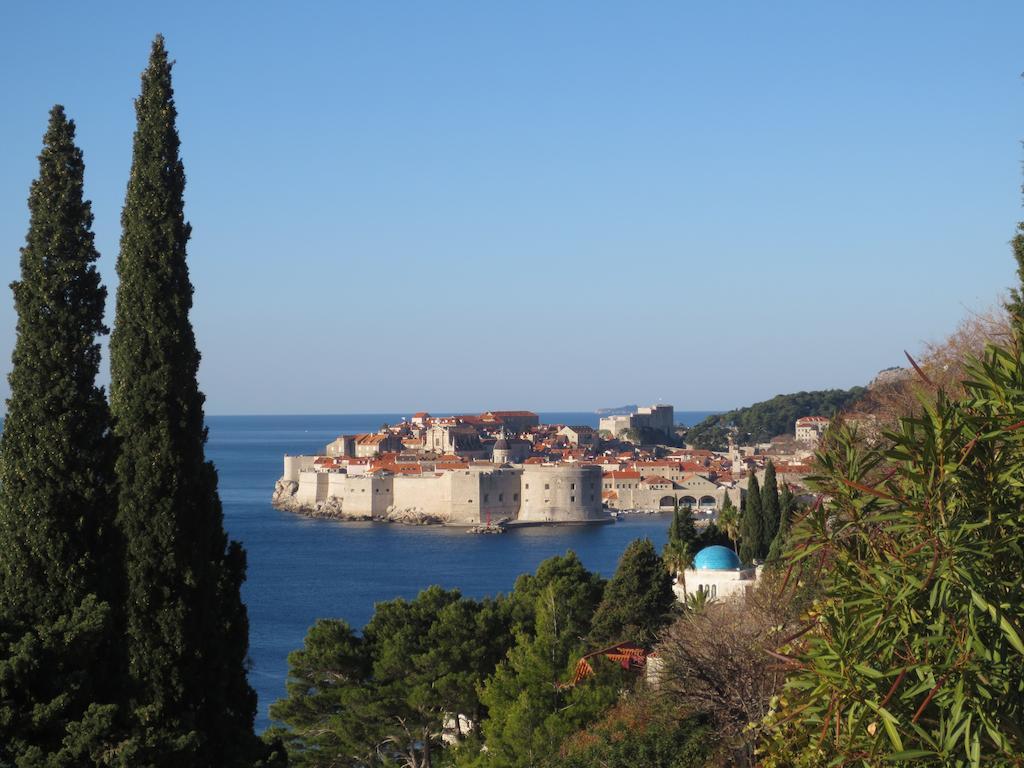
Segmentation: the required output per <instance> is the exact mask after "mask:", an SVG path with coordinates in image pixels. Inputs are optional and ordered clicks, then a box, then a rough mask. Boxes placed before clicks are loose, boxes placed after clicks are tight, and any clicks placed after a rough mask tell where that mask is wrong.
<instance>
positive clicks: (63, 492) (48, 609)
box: [0, 106, 118, 767]
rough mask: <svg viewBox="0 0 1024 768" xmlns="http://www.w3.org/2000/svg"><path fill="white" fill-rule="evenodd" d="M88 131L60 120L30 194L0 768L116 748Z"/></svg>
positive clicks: (3, 617) (9, 501) (1, 665)
mask: <svg viewBox="0 0 1024 768" xmlns="http://www.w3.org/2000/svg"><path fill="white" fill-rule="evenodd" d="M74 139H75V125H74V122H73V121H71V120H68V119H67V118H66V117H65V114H64V110H63V108H62V107H60V106H56V107H54V108H53V109H52V110H51V112H50V121H49V126H48V128H47V131H46V135H45V136H44V138H43V149H42V152H41V153H40V155H39V177H38V178H37V179H36V180H35V181H34V182H33V183H32V188H31V191H30V193H29V212H30V221H29V229H28V235H27V237H26V240H25V246H24V247H23V248H22V249H21V278H20V280H18V281H17V282H15V283H13V284H12V286H11V287H12V289H13V291H14V308H15V311H16V312H17V316H18V323H17V339H16V342H15V346H14V353H13V356H12V360H13V368H12V371H11V374H10V376H9V381H10V387H11V390H10V392H11V393H10V397H9V399H8V400H7V417H6V421H5V423H4V430H3V435H2V437H0V765H15V764H17V765H19V766H21V765H24V766H29V765H31V766H54V767H56V766H71V765H82V764H99V763H101V762H102V756H103V755H104V754H105V753H106V752H107V750H108V749H109V747H110V745H111V744H112V742H113V740H114V739H115V738H116V737H115V736H114V729H115V725H116V714H117V711H116V710H117V708H116V706H114V704H113V703H112V702H113V701H114V697H115V695H116V692H117V672H118V665H117V658H116V649H115V648H114V647H113V638H114V637H115V635H116V632H115V631H114V628H113V627H114V615H113V614H112V611H111V606H112V605H114V604H115V603H116V600H117V591H118V579H117V576H118V571H117V568H116V565H114V563H116V562H117V561H116V557H117V547H116V540H115V538H114V536H113V534H112V522H113V515H112V503H111V500H112V492H113V452H112V443H111V439H110V434H109V424H110V420H109V412H108V409H107V405H106V401H105V399H104V396H103V391H102V390H101V389H100V388H98V387H97V386H96V383H95V379H96V374H97V371H98V369H99V362H100V350H99V344H98V343H97V336H98V335H100V334H103V333H106V328H105V327H104V326H103V307H104V303H105V300H106V289H105V288H103V286H102V285H101V284H100V277H99V274H98V273H97V271H96V267H95V262H96V259H97V257H98V254H97V252H96V249H95V247H94V244H93V233H92V229H91V227H92V220H93V217H92V211H91V206H90V204H89V202H88V201H86V200H84V199H83V197H82V185H83V175H84V167H85V166H84V163H83V160H82V153H81V151H80V150H79V149H78V147H76V146H75V143H74Z"/></svg>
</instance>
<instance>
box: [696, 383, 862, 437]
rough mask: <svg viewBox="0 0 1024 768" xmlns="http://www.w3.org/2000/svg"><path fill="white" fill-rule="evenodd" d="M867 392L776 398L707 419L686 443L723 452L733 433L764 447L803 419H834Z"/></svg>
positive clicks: (836, 391)
mask: <svg viewBox="0 0 1024 768" xmlns="http://www.w3.org/2000/svg"><path fill="white" fill-rule="evenodd" d="M866 391H867V390H866V389H865V388H864V387H853V388H852V389H848V390H842V389H826V390H821V391H817V392H797V393H795V394H791V395H776V396H775V397H773V398H772V399H771V400H765V401H762V402H760V403H754V404H753V405H750V406H747V407H746V408H737V409H736V410H733V411H728V412H727V413H720V414H716V415H714V416H708V417H707V418H706V419H704V421H702V422H700V423H699V424H695V425H694V426H692V427H691V428H690V429H689V430H688V431H687V433H686V442H687V443H689V444H692V445H694V446H696V447H697V448H703V449H706V450H714V451H724V450H725V449H726V448H727V447H728V443H729V434H730V431H732V430H735V439H736V441H737V442H739V443H743V444H749V443H765V442H768V441H769V440H771V439H772V438H773V437H775V436H776V435H783V434H787V433H789V434H792V432H793V425H794V423H795V422H796V420H797V419H799V418H801V417H803V416H832V415H833V414H835V413H836V412H838V411H841V410H843V409H844V408H846V407H847V406H849V405H851V404H853V403H854V402H856V401H857V400H859V399H860V398H861V397H862V396H863V395H864V394H865V392H866Z"/></svg>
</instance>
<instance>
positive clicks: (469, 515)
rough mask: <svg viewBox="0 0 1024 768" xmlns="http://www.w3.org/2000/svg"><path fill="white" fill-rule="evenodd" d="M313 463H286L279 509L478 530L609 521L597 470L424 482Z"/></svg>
mask: <svg viewBox="0 0 1024 768" xmlns="http://www.w3.org/2000/svg"><path fill="white" fill-rule="evenodd" d="M313 458H314V457H312V456H288V457H285V463H284V475H283V476H282V477H281V479H280V480H279V481H278V483H277V486H276V488H275V490H274V497H273V503H274V506H275V507H277V508H279V509H285V510H289V511H294V512H302V513H305V514H312V515H317V516H321V517H333V518H338V519H375V520H395V521H402V522H414V523H443V524H446V525H461V526H475V525H480V524H483V523H487V522H492V523H498V522H515V521H518V522H524V523H525V522H529V523H585V522H604V521H607V520H608V519H609V517H608V514H607V513H606V512H605V510H604V509H603V507H602V504H601V469H600V468H599V467H595V466H562V465H559V466H553V465H524V466H512V467H509V466H502V467H470V468H468V469H456V470H448V471H444V472H438V473H428V474H423V475H392V474H390V473H386V472H380V473H374V474H355V475H349V474H346V473H344V472H337V471H317V470H315V469H314V468H313V466H314V465H313Z"/></svg>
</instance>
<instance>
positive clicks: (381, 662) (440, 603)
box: [266, 587, 512, 768]
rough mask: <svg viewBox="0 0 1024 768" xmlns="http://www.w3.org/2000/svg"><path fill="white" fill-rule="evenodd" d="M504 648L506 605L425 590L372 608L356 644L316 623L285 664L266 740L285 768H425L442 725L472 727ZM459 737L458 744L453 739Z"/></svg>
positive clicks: (345, 633)
mask: <svg viewBox="0 0 1024 768" xmlns="http://www.w3.org/2000/svg"><path fill="white" fill-rule="evenodd" d="M511 644H512V637H511V635H510V633H509V618H508V611H507V603H506V602H504V601H494V600H484V601H482V602H478V601H475V600H469V599H466V598H463V597H462V596H461V595H460V594H459V593H458V592H457V591H446V590H443V589H441V588H440V587H430V588H429V589H426V590H424V591H423V592H421V593H420V594H419V595H418V596H417V597H416V599H415V600H411V601H408V600H401V599H399V600H391V601H388V602H383V603H378V605H377V607H376V611H375V612H374V615H373V618H372V619H371V620H370V622H369V624H367V626H366V628H365V629H364V632H363V637H362V638H360V637H357V636H356V635H355V633H353V632H352V630H351V629H350V628H349V627H348V625H347V624H345V623H344V622H340V621H327V620H322V621H319V622H317V624H316V625H314V626H313V627H312V628H311V629H310V631H309V633H308V634H307V636H306V642H305V646H304V648H303V649H301V650H299V651H295V652H293V653H292V654H291V655H290V656H289V659H288V663H289V668H290V670H289V683H288V698H286V699H282V700H280V701H277V702H275V703H274V704H273V706H272V707H271V711H270V714H271V717H272V718H273V719H274V720H276V721H278V722H280V723H283V724H284V725H283V727H281V726H279V727H275V728H273V729H271V730H270V731H268V733H267V734H266V738H267V739H269V740H273V739H280V740H281V741H282V742H283V743H284V745H285V747H286V749H287V750H288V754H289V756H290V761H291V764H293V765H298V766H310V767H311V768H312V767H317V768H320V767H322V768H328V767H329V766H337V765H366V766H371V765H390V764H392V763H393V762H399V763H404V764H409V765H428V764H430V762H431V760H432V759H434V756H435V755H436V753H437V752H438V750H439V749H440V747H441V744H440V735H441V732H442V729H443V727H444V725H445V722H446V720H449V715H451V714H453V713H458V714H462V715H465V716H467V717H469V719H470V720H472V721H474V722H479V721H480V719H481V718H482V717H483V715H484V709H483V706H482V705H481V703H480V699H479V688H480V686H481V684H482V683H483V680H484V678H485V677H486V676H487V675H489V674H491V673H492V672H493V671H494V668H495V667H496V666H497V664H498V662H499V661H500V660H501V659H502V658H504V656H505V654H506V653H507V651H508V649H509V647H510V646H511ZM462 736H465V734H462Z"/></svg>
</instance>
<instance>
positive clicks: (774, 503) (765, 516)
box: [760, 459, 782, 555]
mask: <svg viewBox="0 0 1024 768" xmlns="http://www.w3.org/2000/svg"><path fill="white" fill-rule="evenodd" d="M781 509H782V507H781V504H780V502H779V482H778V480H777V479H776V476H775V462H773V461H772V460H771V459H769V460H768V464H767V466H766V467H765V470H764V485H763V486H762V487H761V520H762V524H761V544H760V550H761V552H763V553H764V554H765V555H767V553H768V550H769V548H770V547H771V545H772V542H773V541H774V540H775V535H776V534H777V533H778V532H779V518H780V516H781Z"/></svg>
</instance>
